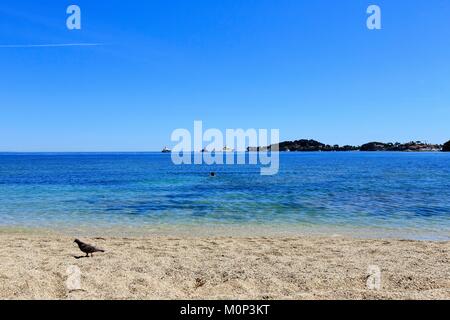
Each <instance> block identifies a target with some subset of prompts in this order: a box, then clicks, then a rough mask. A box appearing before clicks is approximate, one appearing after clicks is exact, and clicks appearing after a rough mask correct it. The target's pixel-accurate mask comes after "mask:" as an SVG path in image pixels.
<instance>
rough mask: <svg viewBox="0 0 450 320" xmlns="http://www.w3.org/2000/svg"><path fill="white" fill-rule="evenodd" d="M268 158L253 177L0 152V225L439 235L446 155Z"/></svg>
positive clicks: (134, 159) (122, 159) (448, 207)
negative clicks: (268, 172)
mask: <svg viewBox="0 0 450 320" xmlns="http://www.w3.org/2000/svg"><path fill="white" fill-rule="evenodd" d="M280 156H281V158H280V173H279V174H278V175H275V176H261V175H260V171H259V167H258V166H251V165H245V166H238V165H234V166H227V165H223V166H213V167H211V166H207V165H183V166H175V165H173V164H172V162H171V157H170V154H161V153H137V154H131V153H122V154H121V153H115V154H111V153H110V154H107V153H102V154H0V227H3V228H5V227H6V228H18V227H20V228H29V227H31V228H47V229H59V230H68V231H70V230H72V231H73V232H81V231H83V230H90V229H103V230H116V231H114V232H119V231H120V230H123V231H124V230H127V232H132V233H133V232H136V233H139V234H147V233H157V234H166V233H167V234H177V233H180V234H192V233H195V234H201V233H202V232H204V233H205V234H208V235H215V234H217V235H227V234H236V232H239V234H243V235H244V234H247V235H252V234H259V233H261V234H269V233H275V234H305V233H306V234H309V233H314V234H316V233H317V234H323V235H331V234H349V235H355V236H383V237H386V236H389V237H398V238H413V239H435V240H448V239H450V154H447V153H384V152H382V153H363V152H349V153H284V154H281V155H280ZM210 171H215V172H217V174H218V175H217V177H215V178H211V177H209V172H210Z"/></svg>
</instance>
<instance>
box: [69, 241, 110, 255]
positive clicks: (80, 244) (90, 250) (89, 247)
mask: <svg viewBox="0 0 450 320" xmlns="http://www.w3.org/2000/svg"><path fill="white" fill-rule="evenodd" d="M74 242H75V243H76V244H77V245H78V247H79V248H80V250H81V251H83V252H84V253H86V257H89V253H90V254H91V257H92V256H93V255H92V254H93V253H94V252H105V250H102V249H99V248H96V247H94V246H92V245H90V244H87V243H84V242H81V241H80V240H78V239H75V241H74Z"/></svg>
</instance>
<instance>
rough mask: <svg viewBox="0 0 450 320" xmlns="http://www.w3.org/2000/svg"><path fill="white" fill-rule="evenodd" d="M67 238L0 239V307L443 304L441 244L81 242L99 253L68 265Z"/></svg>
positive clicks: (448, 260) (72, 247)
mask: <svg viewBox="0 0 450 320" xmlns="http://www.w3.org/2000/svg"><path fill="white" fill-rule="evenodd" d="M73 240H74V238H72V237H68V236H60V235H49V234H30V233H20V232H19V233H18V232H14V233H8V232H1V233H0V299H450V242H427V241H410V240H366V239H352V238H342V237H329V238H325V237H313V236H307V237H245V238H244V237H235V238H231V237H220V238H212V237H210V238H188V237H178V238H175V237H148V238H142V237H141V238H112V237H108V238H82V239H81V240H83V241H86V242H88V243H93V244H96V245H98V246H99V247H101V248H103V249H105V250H106V252H105V253H98V254H94V257H93V258H78V259H77V258H75V257H79V256H82V255H83V254H82V253H81V252H80V251H79V250H78V247H77V246H76V244H75V243H73ZM370 265H376V266H378V267H379V269H380V270H381V288H380V289H378V290H376V289H374V290H370V289H368V287H367V280H368V268H369V266H370ZM76 270H79V271H80V272H81V276H80V287H79V288H78V289H79V290H78V289H77V286H76V285H75V286H74V281H75V284H76V282H77V281H76V275H74V272H75V271H76ZM75 273H76V272H75ZM74 277H75V278H74ZM68 278H69V279H70V280H69V282H70V283H67V281H68ZM74 279H75V280H74ZM75 289H77V290H75Z"/></svg>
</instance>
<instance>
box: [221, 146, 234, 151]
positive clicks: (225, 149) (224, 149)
mask: <svg viewBox="0 0 450 320" xmlns="http://www.w3.org/2000/svg"><path fill="white" fill-rule="evenodd" d="M223 152H234V149H231V148H227V147H226V146H225V147H224V148H223Z"/></svg>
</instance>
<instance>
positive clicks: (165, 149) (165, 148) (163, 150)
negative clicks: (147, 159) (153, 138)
mask: <svg viewBox="0 0 450 320" xmlns="http://www.w3.org/2000/svg"><path fill="white" fill-rule="evenodd" d="M161 152H162V153H171V152H172V150H170V149H169V148H167V147H164V149H162V151H161Z"/></svg>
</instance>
